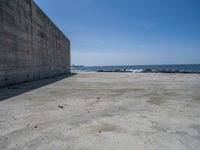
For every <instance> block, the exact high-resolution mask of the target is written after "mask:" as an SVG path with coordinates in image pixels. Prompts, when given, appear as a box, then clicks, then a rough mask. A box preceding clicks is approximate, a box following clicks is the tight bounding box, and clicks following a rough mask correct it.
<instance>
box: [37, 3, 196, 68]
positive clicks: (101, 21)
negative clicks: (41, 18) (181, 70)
mask: <svg viewBox="0 0 200 150" xmlns="http://www.w3.org/2000/svg"><path fill="white" fill-rule="evenodd" d="M35 2H36V3H37V4H38V5H39V6H40V8H42V10H43V11H44V12H45V13H46V14H47V15H48V16H49V17H50V19H51V20H52V21H53V22H54V23H55V24H56V25H57V26H58V27H59V28H60V29H61V30H62V31H63V33H64V34H65V35H66V36H67V37H68V38H69V39H70V41H71V51H72V64H76V65H81V64H82V65H138V64H141V65H142V64H200V0H35Z"/></svg>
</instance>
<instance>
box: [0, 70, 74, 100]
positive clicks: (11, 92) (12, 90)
mask: <svg viewBox="0 0 200 150" xmlns="http://www.w3.org/2000/svg"><path fill="white" fill-rule="evenodd" d="M74 75H76V73H71V74H66V75H62V76H57V77H53V78H47V79H41V80H37V81H31V82H25V83H21V84H16V85H12V86H8V87H4V88H0V101H4V100H7V99H9V98H11V97H14V96H17V95H21V94H24V93H26V92H29V91H32V90H35V89H37V88H40V87H43V86H46V85H49V84H52V83H55V82H57V81H60V80H63V79H65V78H69V77H72V76H74Z"/></svg>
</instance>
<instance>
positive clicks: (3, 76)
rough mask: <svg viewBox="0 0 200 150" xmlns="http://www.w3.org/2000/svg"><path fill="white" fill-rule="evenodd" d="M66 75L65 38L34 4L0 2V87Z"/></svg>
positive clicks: (13, 0)
mask: <svg viewBox="0 0 200 150" xmlns="http://www.w3.org/2000/svg"><path fill="white" fill-rule="evenodd" d="M65 73H70V41H69V40H68V39H67V38H66V37H65V35H64V34H63V33H62V32H61V31H60V30H59V29H58V28H57V27H56V26H55V25H54V24H53V23H52V22H51V20H50V19H49V18H48V17H47V16H46V15H45V14H44V13H43V11H42V10H41V9H40V8H39V7H38V6H37V5H36V4H35V3H34V2H33V1H32V0H0V87H3V86H7V85H11V84H16V83H20V82H25V81H31V80H37V79H42V78H46V77H52V76H56V75H61V74H65Z"/></svg>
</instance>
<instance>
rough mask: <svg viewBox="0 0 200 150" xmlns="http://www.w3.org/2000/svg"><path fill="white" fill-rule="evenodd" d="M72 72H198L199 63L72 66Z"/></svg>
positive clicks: (199, 70) (199, 69)
mask: <svg viewBox="0 0 200 150" xmlns="http://www.w3.org/2000/svg"><path fill="white" fill-rule="evenodd" d="M72 72H133V73H195V74H196V73H198V74H199V73H200V65H199V64H196V65H195V64H192V65H191V64H186V65H127V66H90V67H88V66H86V67H72Z"/></svg>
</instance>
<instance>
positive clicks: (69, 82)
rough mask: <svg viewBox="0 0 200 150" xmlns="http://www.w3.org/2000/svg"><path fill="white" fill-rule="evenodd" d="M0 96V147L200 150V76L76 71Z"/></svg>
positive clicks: (0, 92) (30, 149) (18, 149)
mask: <svg viewBox="0 0 200 150" xmlns="http://www.w3.org/2000/svg"><path fill="white" fill-rule="evenodd" d="M57 80H59V81H58V82H55V81H57ZM41 82H42V83H41ZM52 82H55V83H53V84H50V85H47V86H43V87H41V88H38V89H35V90H33V91H31V89H34V88H35V87H40V86H42V85H44V83H46V84H48V83H52ZM20 92H21V95H19V96H15V97H11V98H9V99H5V95H10V96H14V95H17V93H18V94H19V93H20ZM24 92H27V93H24ZM22 93H24V94H22ZM3 97H4V98H3ZM0 98H1V100H3V99H4V101H1V102H0V149H1V150H8V149H15V150H49V149H58V150H133V149H134V150H142V149H144V150H199V149H200V109H199V108H200V75H181V74H179V75H178V74H132V73H125V74H124V73H121V74H120V73H99V74H97V73H90V74H89V73H87V74H78V75H75V76H72V77H69V78H65V79H62V78H56V79H49V80H43V81H35V82H31V83H26V84H22V85H18V86H14V87H10V88H9V89H8V88H7V89H6V88H5V89H1V90H0Z"/></svg>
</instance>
